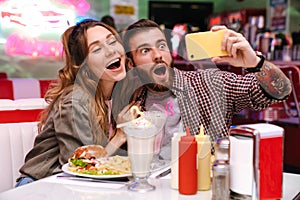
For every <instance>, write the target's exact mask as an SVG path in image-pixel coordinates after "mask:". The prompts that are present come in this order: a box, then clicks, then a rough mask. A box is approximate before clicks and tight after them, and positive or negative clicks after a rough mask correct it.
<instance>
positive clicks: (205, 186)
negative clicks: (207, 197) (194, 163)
mask: <svg viewBox="0 0 300 200" xmlns="http://www.w3.org/2000/svg"><path fill="white" fill-rule="evenodd" d="M195 137H196V141H197V151H198V190H209V189H210V185H211V179H210V168H211V143H210V140H209V136H208V135H204V127H203V125H202V124H201V127H200V134H198V135H196V136H195Z"/></svg>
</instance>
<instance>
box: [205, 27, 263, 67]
mask: <svg viewBox="0 0 300 200" xmlns="http://www.w3.org/2000/svg"><path fill="white" fill-rule="evenodd" d="M223 29H227V28H226V27H225V26H214V27H212V28H211V31H218V30H223ZM222 50H226V51H227V52H228V56H224V57H214V58H212V61H213V62H228V63H229V64H230V65H232V66H235V67H245V68H252V67H256V65H257V64H258V63H259V61H260V58H259V57H257V56H256V53H255V51H254V50H253V49H252V47H251V45H250V44H249V42H248V41H247V40H246V38H245V37H244V36H243V35H242V34H240V33H237V32H235V31H233V30H230V29H227V31H226V32H225V34H224V37H223V40H222Z"/></svg>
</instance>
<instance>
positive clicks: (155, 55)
mask: <svg viewBox="0 0 300 200" xmlns="http://www.w3.org/2000/svg"><path fill="white" fill-rule="evenodd" d="M153 58H154V60H155V61H157V60H161V59H162V55H161V51H160V50H159V49H157V48H154V49H153Z"/></svg>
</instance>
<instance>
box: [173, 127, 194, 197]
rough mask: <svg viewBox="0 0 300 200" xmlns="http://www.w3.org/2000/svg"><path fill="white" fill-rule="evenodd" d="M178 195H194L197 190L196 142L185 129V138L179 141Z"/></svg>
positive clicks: (187, 129) (187, 128)
mask: <svg viewBox="0 0 300 200" xmlns="http://www.w3.org/2000/svg"><path fill="white" fill-rule="evenodd" d="M178 178H179V180H178V181H179V193H180V194H186V195H191V194H196V193H197V190H198V177H197V142H196V140H195V137H194V136H192V135H191V134H190V127H189V126H187V127H186V136H181V140H180V141H179V177H178Z"/></svg>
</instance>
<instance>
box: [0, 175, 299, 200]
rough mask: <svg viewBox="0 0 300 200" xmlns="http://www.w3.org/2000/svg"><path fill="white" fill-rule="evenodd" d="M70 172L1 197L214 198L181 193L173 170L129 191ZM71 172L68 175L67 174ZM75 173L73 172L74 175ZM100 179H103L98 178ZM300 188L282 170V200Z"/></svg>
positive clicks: (27, 199) (37, 199)
mask: <svg viewBox="0 0 300 200" xmlns="http://www.w3.org/2000/svg"><path fill="white" fill-rule="evenodd" d="M65 175H67V174H65V173H60V174H56V175H53V176H50V177H47V178H44V179H41V180H38V181H35V182H33V183H30V184H27V185H24V186H21V187H18V188H13V189H10V190H7V191H5V192H2V193H0V199H1V200H15V199H16V200H18V199H22V200H42V199H43V200H52V199H55V200H60V199H62V200H69V199H70V200H81V199H87V200H93V199H97V200H100V199H106V200H127V199H128V200H129V199H130V200H135V199H137V200H140V199H142V200H154V199H155V200H169V199H170V200H185V199H186V200H194V199H195V200H196V199H197V200H200V199H201V200H205V199H211V195H212V191H211V190H208V191H198V192H197V193H196V194H195V195H181V194H179V192H178V190H175V189H172V188H171V176H170V174H169V175H167V176H165V177H162V178H155V176H150V178H149V182H150V183H152V184H153V185H155V187H156V189H155V190H154V191H150V192H145V193H138V192H132V191H129V190H128V189H127V187H126V183H125V182H120V181H119V180H118V181H114V182H112V183H110V182H107V183H106V182H105V180H107V179H102V181H104V182H97V181H83V180H81V179H77V178H75V179H76V180H73V179H70V178H68V177H61V176H65ZM67 176H68V175H67ZM73 177H74V176H73ZM98 180H100V179H98ZM299 192H300V175H299V174H291V173H283V198H282V199H283V200H293V199H294V198H295V196H297V194H299Z"/></svg>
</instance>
